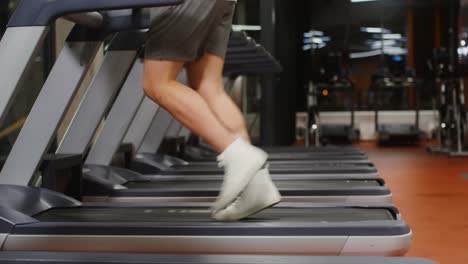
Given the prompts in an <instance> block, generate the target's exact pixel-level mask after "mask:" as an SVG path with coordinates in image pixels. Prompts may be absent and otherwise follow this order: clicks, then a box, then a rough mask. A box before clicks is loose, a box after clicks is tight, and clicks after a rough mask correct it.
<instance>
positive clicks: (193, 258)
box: [0, 252, 436, 264]
mask: <svg viewBox="0 0 468 264" xmlns="http://www.w3.org/2000/svg"><path fill="white" fill-rule="evenodd" d="M0 262H1V263H3V264H34V263H38V264H64V263H69V264H175V263H177V264H233V263H236V264H259V263H264V264H284V263H291V264H436V263H435V262H432V261H429V260H425V259H418V258H385V257H299V256H298V257H293V256H287V257H283V256H268V255H264V256H245V255H157V254H155V255H152V254H105V253H101V254H99V253H94V254H93V253H88V254H84V253H71V252H65V253H63V252H62V253H57V252H0Z"/></svg>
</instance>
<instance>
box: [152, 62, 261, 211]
mask: <svg viewBox="0 0 468 264" xmlns="http://www.w3.org/2000/svg"><path fill="white" fill-rule="evenodd" d="M183 66H184V63H183V62H170V61H153V60H146V61H145V74H144V75H145V76H144V89H145V94H146V95H147V96H148V97H150V98H151V99H153V100H154V101H155V102H157V103H158V104H159V105H160V106H161V107H163V108H165V109H166V110H168V111H169V112H170V113H171V114H172V115H173V116H174V117H175V118H176V119H177V120H179V121H180V122H181V123H182V124H184V125H185V126H186V127H188V128H189V129H191V130H192V131H193V132H194V133H195V134H197V135H198V136H200V137H202V138H203V139H204V140H206V141H207V142H208V143H209V144H210V145H211V146H213V147H214V148H215V149H216V150H217V151H218V152H219V153H222V154H221V155H220V157H219V158H220V162H221V163H222V165H224V167H225V179H224V183H223V186H222V188H221V192H220V195H219V198H218V200H217V201H216V203H215V204H214V206H213V210H214V211H218V210H221V209H223V208H226V207H227V206H229V204H231V203H232V202H233V201H235V200H236V198H237V197H238V196H239V194H240V193H242V191H243V190H244V189H245V188H246V187H247V185H248V184H249V182H250V181H251V180H252V178H253V177H254V176H255V174H256V173H257V172H258V171H259V170H260V169H261V168H262V166H263V164H264V163H265V161H266V159H267V155H266V153H264V152H263V151H261V150H259V149H257V148H255V147H253V146H251V145H250V144H248V143H246V142H245V141H243V140H240V139H236V135H235V134H233V133H232V132H230V131H229V130H228V129H226V128H225V127H224V126H223V124H221V122H220V121H219V120H218V119H217V118H216V116H215V115H214V114H213V112H212V111H211V110H210V107H209V106H208V104H207V103H206V101H205V100H204V99H203V98H202V97H201V96H200V95H199V94H198V93H197V92H195V91H194V90H192V89H191V88H189V87H188V86H185V85H183V84H181V83H179V82H178V81H177V80H176V78H177V75H178V74H179V72H180V70H181V69H182V67H183Z"/></svg>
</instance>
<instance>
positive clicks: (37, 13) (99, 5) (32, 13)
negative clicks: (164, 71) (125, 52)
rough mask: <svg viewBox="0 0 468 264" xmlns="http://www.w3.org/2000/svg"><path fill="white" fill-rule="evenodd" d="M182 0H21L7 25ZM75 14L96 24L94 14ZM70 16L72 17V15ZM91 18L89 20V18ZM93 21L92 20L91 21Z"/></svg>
mask: <svg viewBox="0 0 468 264" xmlns="http://www.w3.org/2000/svg"><path fill="white" fill-rule="evenodd" d="M183 1H184V0H119V1H114V0H53V1H51V0H21V2H20V3H19V4H18V7H17V8H16V10H15V12H14V13H13V16H12V17H11V19H10V22H9V24H8V27H26V26H47V25H49V24H50V23H52V22H53V21H54V20H55V19H57V18H58V17H61V16H66V15H68V14H76V13H86V12H96V11H108V10H118V9H131V8H145V7H157V6H168V5H178V4H181V3H183ZM73 16H75V21H76V19H77V18H78V17H79V21H81V22H84V23H89V24H91V25H96V20H95V19H96V14H92V15H89V14H88V15H84V16H83V15H80V16H78V17H76V15H73ZM73 16H72V17H73ZM90 19H91V20H90ZM92 21H93V22H92Z"/></svg>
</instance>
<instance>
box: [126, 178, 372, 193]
mask: <svg viewBox="0 0 468 264" xmlns="http://www.w3.org/2000/svg"><path fill="white" fill-rule="evenodd" d="M221 183H222V182H221V181H152V182H142V181H139V182H128V183H127V184H125V187H127V188H129V189H153V190H154V189H158V190H166V191H171V190H184V191H193V190H213V189H214V190H219V189H220V188H221ZM275 183H276V185H277V186H278V188H279V189H280V190H311V189H312V190H336V189H340V190H341V189H350V188H367V187H380V186H381V184H380V183H379V182H378V181H376V180H364V181H357V180H349V181H348V180H327V181H320V180H318V181H310V180H309V181H303V180H289V181H276V182H275Z"/></svg>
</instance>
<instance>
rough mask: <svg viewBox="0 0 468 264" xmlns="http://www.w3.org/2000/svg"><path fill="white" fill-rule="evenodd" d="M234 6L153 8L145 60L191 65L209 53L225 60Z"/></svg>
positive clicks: (215, 0)
mask: <svg viewBox="0 0 468 264" xmlns="http://www.w3.org/2000/svg"><path fill="white" fill-rule="evenodd" d="M235 5H236V4H235V2H232V1H226V0H186V1H185V3H183V4H182V5H180V6H175V7H162V8H153V9H152V10H151V19H152V27H151V29H150V31H149V32H148V36H147V41H146V47H145V59H148V60H168V61H186V62H192V61H196V60H198V59H200V58H201V57H202V56H203V55H204V54H206V53H210V54H213V55H216V56H220V57H223V58H224V57H225V55H226V50H227V45H228V41H229V35H230V32H231V27H232V19H233V15H234V10H235Z"/></svg>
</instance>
